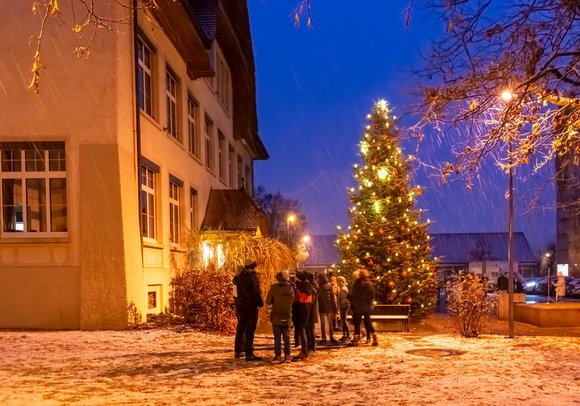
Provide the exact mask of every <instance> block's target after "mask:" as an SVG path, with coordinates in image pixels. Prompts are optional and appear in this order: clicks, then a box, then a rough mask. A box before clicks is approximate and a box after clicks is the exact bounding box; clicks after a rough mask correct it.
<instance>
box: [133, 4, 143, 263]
mask: <svg viewBox="0 0 580 406" xmlns="http://www.w3.org/2000/svg"><path fill="white" fill-rule="evenodd" d="M137 6H138V0H133V53H134V55H133V73H134V81H133V96H134V107H135V121H134V123H135V129H134V131H135V150H136V155H137V162H136V163H137V205H138V212H137V216H138V222H139V245H140V247H141V264H142V265H143V229H142V228H143V225H142V224H141V211H142V209H143V208H142V207H141V180H140V178H141V113H140V111H139V100H138V99H137V97H138V96H137V86H138V83H139V69H138V67H139V52H138V46H137V41H138V37H139V30H138V24H137V10H138V8H137Z"/></svg>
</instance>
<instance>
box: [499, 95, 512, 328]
mask: <svg viewBox="0 0 580 406" xmlns="http://www.w3.org/2000/svg"><path fill="white" fill-rule="evenodd" d="M500 97H501V99H502V100H503V101H504V102H506V103H509V102H510V101H511V100H512V98H513V97H514V95H513V93H512V92H511V91H510V90H507V89H506V90H504V91H502V92H501V95H500ZM508 147H509V149H508V151H509V152H508V153H509V157H508V158H509V159H508V165H509V170H508V207H509V209H508V210H509V211H508V275H509V277H508V281H509V282H508V337H509V338H513V336H514V255H513V254H514V249H513V248H514V246H513V242H514V180H513V165H512V163H513V162H512V136H511V134H509V139H508Z"/></svg>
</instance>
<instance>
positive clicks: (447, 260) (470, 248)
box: [430, 232, 539, 281]
mask: <svg viewBox="0 0 580 406" xmlns="http://www.w3.org/2000/svg"><path fill="white" fill-rule="evenodd" d="M430 237H431V248H432V255H433V256H434V257H437V258H438V260H439V263H438V265H437V277H438V279H439V280H445V279H446V278H447V277H449V276H450V275H452V274H454V273H456V272H458V271H461V270H463V271H471V272H477V273H481V274H483V275H485V276H487V277H488V278H489V279H490V280H491V281H495V280H496V279H497V277H498V276H499V272H501V271H503V272H505V273H506V274H507V272H509V267H508V252H507V251H508V233H438V234H431V235H430ZM513 246H514V270H516V271H517V272H518V273H519V274H520V275H522V276H524V277H529V276H533V275H535V273H536V272H537V266H538V260H539V258H537V257H536V256H534V254H533V252H532V250H531V249H530V246H529V244H528V241H527V239H526V236H525V235H524V233H521V232H516V233H514V234H513Z"/></svg>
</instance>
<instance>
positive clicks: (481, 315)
mask: <svg viewBox="0 0 580 406" xmlns="http://www.w3.org/2000/svg"><path fill="white" fill-rule="evenodd" d="M493 307H494V301H493V299H491V298H488V297H487V284H486V282H485V280H484V279H483V278H482V277H481V276H480V275H474V274H465V273H460V274H459V275H457V277H456V278H454V279H453V280H451V281H450V282H449V285H448V288H447V311H448V312H449V314H450V315H451V320H452V323H453V326H454V327H455V329H456V330H457V332H459V334H460V335H461V336H462V337H478V336H479V335H480V334H481V331H482V329H483V327H484V325H485V320H486V318H487V317H488V316H489V315H490V314H491V312H492V309H493Z"/></svg>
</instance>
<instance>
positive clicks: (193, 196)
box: [189, 188, 197, 230]
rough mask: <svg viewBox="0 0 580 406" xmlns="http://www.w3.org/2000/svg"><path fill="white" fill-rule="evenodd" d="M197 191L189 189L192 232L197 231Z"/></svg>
mask: <svg viewBox="0 0 580 406" xmlns="http://www.w3.org/2000/svg"><path fill="white" fill-rule="evenodd" d="M196 213H197V190H195V189H194V188H191V189H189V224H190V226H191V229H192V230H196V229H197V218H196V215H195V214H196Z"/></svg>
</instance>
